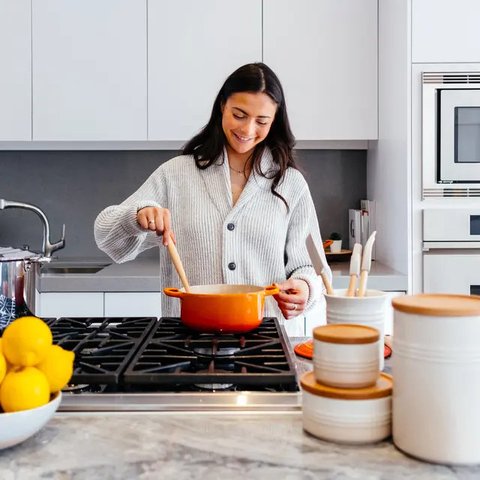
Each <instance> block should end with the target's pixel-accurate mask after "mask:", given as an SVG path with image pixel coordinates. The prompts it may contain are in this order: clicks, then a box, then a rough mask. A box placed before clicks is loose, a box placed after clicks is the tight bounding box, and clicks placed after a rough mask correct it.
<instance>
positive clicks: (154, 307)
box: [105, 292, 163, 318]
mask: <svg viewBox="0 0 480 480" xmlns="http://www.w3.org/2000/svg"><path fill="white" fill-rule="evenodd" d="M162 295H163V293H161V292H105V316H106V317H156V318H159V317H161V316H162V308H161V299H162Z"/></svg>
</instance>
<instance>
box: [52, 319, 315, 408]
mask: <svg viewBox="0 0 480 480" xmlns="http://www.w3.org/2000/svg"><path fill="white" fill-rule="evenodd" d="M46 321H47V323H48V324H49V326H50V328H51V330H52V333H53V337H54V343H56V344H58V345H61V346H62V347H63V348H65V349H67V350H73V351H74V352H75V365H74V374H73V377H72V380H71V384H70V385H69V386H68V387H67V388H66V389H65V390H64V391H63V399H62V404H61V406H60V410H61V411H118V410H123V411H188V410H197V411H212V410H215V411H227V410H234V411H285V410H288V411H291V410H300V409H301V399H300V393H299V389H298V383H297V377H298V375H300V374H301V373H303V371H304V370H305V369H306V368H304V367H303V368H302V364H301V362H296V361H295V355H294V354H293V351H292V349H291V346H290V343H289V342H288V340H287V337H286V335H285V332H284V329H283V327H281V326H280V324H279V322H278V320H277V319H276V318H264V320H263V322H262V324H261V325H260V327H259V328H257V329H255V330H253V331H251V332H249V333H247V334H238V335H214V334H202V333H198V332H195V331H192V330H189V329H188V328H186V327H185V326H184V325H183V324H182V323H181V321H180V319H179V318H160V319H156V318H145V317H143V318H118V317H115V318H114V317H112V318H66V317H64V318H58V319H47V320H46Z"/></svg>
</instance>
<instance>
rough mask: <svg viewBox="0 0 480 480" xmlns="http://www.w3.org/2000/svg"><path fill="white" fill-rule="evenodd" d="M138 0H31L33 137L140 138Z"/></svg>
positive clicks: (143, 69)
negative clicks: (77, 0)
mask: <svg viewBox="0 0 480 480" xmlns="http://www.w3.org/2000/svg"><path fill="white" fill-rule="evenodd" d="M145 2H146V0H102V1H101V2H98V1H96V0H82V1H81V2H72V1H69V2H66V1H64V0H42V1H38V2H37V1H34V2H33V11H32V17H33V18H32V23H33V139H34V140H62V141H64V140H72V141H75V140H82V141H83V140H86V141H88V140H93V141H94V140H106V141H108V140H146V136H147V57H146V52H147V45H146V3H145Z"/></svg>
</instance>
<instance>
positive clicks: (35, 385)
mask: <svg viewBox="0 0 480 480" xmlns="http://www.w3.org/2000/svg"><path fill="white" fill-rule="evenodd" d="M49 400H50V388H49V386H48V380H47V377H46V376H45V374H44V373H43V372H41V371H40V370H38V368H35V367H24V368H21V367H16V368H14V369H13V370H10V371H9V372H8V373H7V375H6V376H5V378H4V380H3V382H2V384H1V385H0V404H1V405H2V408H3V410H4V411H5V412H18V411H19V410H28V409H30V408H36V407H40V406H42V405H45V404H46V403H48V401H49Z"/></svg>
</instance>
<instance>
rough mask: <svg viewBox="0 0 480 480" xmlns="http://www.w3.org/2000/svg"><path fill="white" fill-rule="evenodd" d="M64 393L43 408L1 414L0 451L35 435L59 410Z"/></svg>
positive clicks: (58, 394)
mask: <svg viewBox="0 0 480 480" xmlns="http://www.w3.org/2000/svg"><path fill="white" fill-rule="evenodd" d="M61 400H62V392H58V393H57V394H55V397H54V398H53V399H52V400H50V402H48V403H47V404H45V405H42V406H41V407H37V408H32V409H30V410H21V411H20V412H12V413H0V449H2V448H8V447H12V446H13V445H17V443H21V442H23V441H25V440H26V439H27V438H29V437H31V436H33V435H35V434H36V433H37V432H38V431H39V430H40V429H41V428H42V427H43V426H44V425H45V424H46V423H47V422H48V421H49V420H50V418H52V416H53V414H54V413H55V411H56V410H57V408H58V406H59V405H60V402H61Z"/></svg>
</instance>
